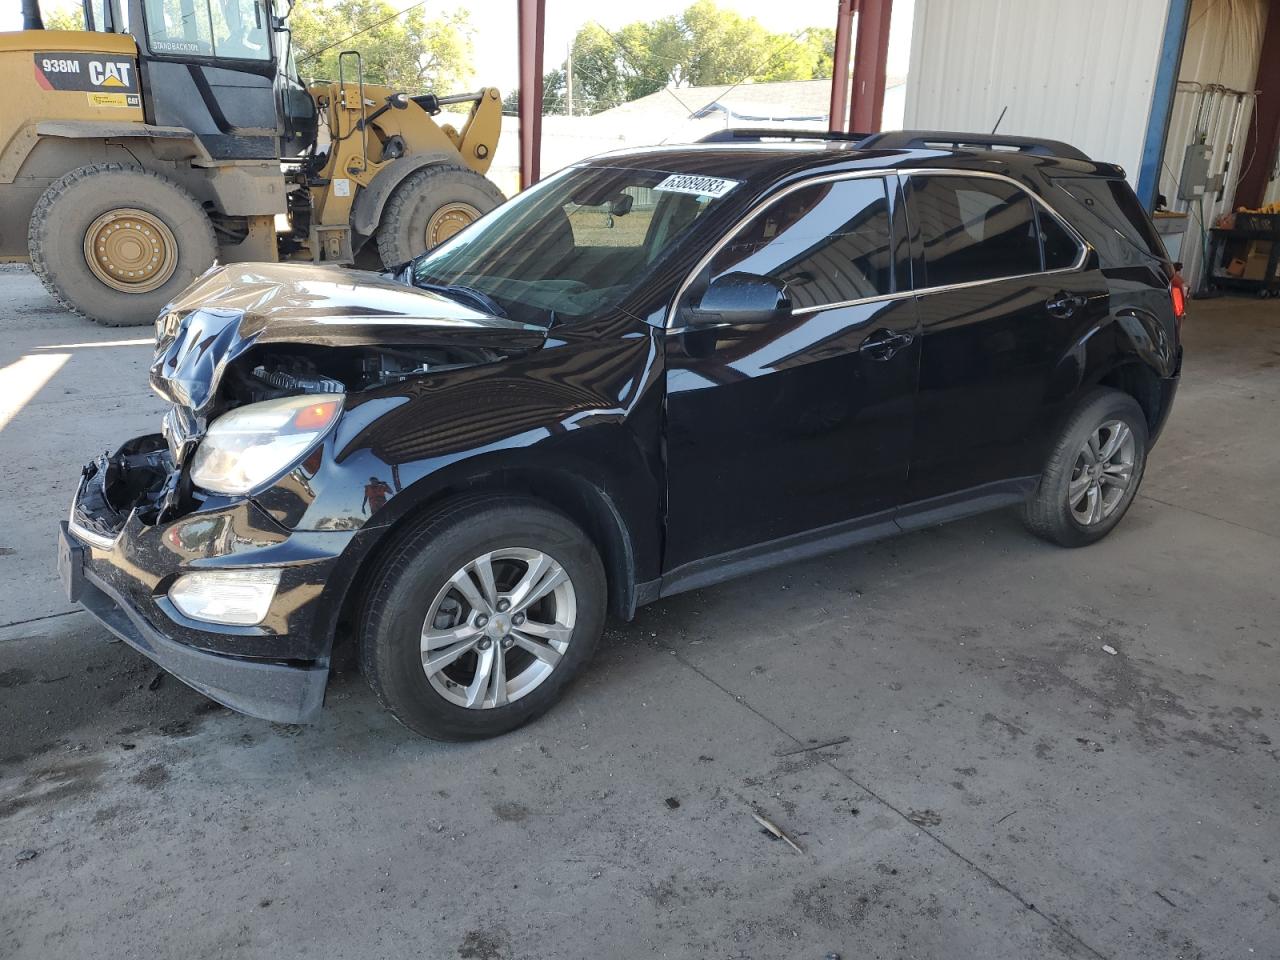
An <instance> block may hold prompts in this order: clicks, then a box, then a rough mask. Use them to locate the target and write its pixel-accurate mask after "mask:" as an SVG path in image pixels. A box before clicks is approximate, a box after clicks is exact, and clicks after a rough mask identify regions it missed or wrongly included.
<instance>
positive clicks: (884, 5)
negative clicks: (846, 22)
mask: <svg viewBox="0 0 1280 960" xmlns="http://www.w3.org/2000/svg"><path fill="white" fill-rule="evenodd" d="M892 14H893V0H861V3H859V4H858V39H857V43H856V45H855V47H854V51H853V103H852V105H851V106H850V107H849V129H850V130H851V131H857V132H858V133H877V132H879V130H880V117H881V114H882V113H883V112H884V79H885V61H886V60H887V59H888V56H889V20H890V17H891V16H892Z"/></svg>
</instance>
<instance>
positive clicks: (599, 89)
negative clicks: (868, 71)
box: [544, 0, 835, 113]
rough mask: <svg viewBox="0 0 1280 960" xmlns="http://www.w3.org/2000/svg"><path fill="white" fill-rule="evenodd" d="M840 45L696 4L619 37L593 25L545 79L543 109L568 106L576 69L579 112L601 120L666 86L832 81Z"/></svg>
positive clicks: (818, 31) (813, 32)
mask: <svg viewBox="0 0 1280 960" xmlns="http://www.w3.org/2000/svg"><path fill="white" fill-rule="evenodd" d="M834 46H835V32H834V31H833V30H831V29H829V28H822V27H811V28H809V29H807V30H803V31H801V32H800V33H798V34H794V35H792V34H785V33H773V32H771V31H769V30H767V29H766V28H765V27H764V25H763V24H761V23H760V21H759V20H757V19H755V17H744V16H742V15H741V14H739V13H735V12H734V11H732V10H726V9H724V8H722V7H719V6H717V5H716V3H715V2H714V0H696V2H695V3H693V4H692V5H691V6H689V7H688V8H687V9H685V11H684V12H683V13H681V14H680V15H679V16H673V17H662V18H659V19H657V20H650V21H637V22H635V23H630V24H627V25H626V26H625V27H622V28H621V29H620V30H618V31H617V32H616V33H613V34H610V33H609V32H608V31H606V30H605V29H604V28H603V27H601V26H600V25H599V24H597V23H588V24H587V25H586V26H584V27H583V28H582V29H581V30H579V31H578V34H577V36H576V37H574V41H573V46H572V56H571V57H570V58H567V59H566V61H565V63H564V64H562V65H561V66H560V67H559V68H558V69H557V70H554V71H552V72H551V73H549V74H547V81H545V82H544V85H545V87H546V89H547V90H548V91H551V90H552V89H553V88H554V91H555V97H554V98H553V97H552V96H550V95H544V107H545V109H546V112H548V113H552V112H561V111H562V110H563V109H565V108H566V107H567V103H568V89H567V88H568V83H567V80H568V71H569V68H570V65H572V72H573V84H572V87H573V97H572V103H573V112H574V113H596V112H599V111H600V110H607V109H608V108H609V107H613V106H617V105H618V104H620V103H625V102H626V101H628V100H635V99H636V98H638V97H643V96H646V95H647V94H650V93H655V92H657V91H658V90H661V89H663V88H664V87H682V86H704V85H715V84H731V83H741V82H744V81H750V80H759V81H772V80H812V79H822V78H826V77H830V76H831V66H832V54H833V51H834ZM553 78H554V80H555V83H554V84H553V83H552V82H551V81H552V79H553Z"/></svg>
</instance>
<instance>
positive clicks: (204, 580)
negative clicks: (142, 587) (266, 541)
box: [169, 569, 280, 627]
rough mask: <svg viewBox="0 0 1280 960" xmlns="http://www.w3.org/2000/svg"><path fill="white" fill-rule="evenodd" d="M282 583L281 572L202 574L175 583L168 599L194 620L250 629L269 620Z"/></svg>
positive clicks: (206, 571) (203, 571) (209, 571)
mask: <svg viewBox="0 0 1280 960" xmlns="http://www.w3.org/2000/svg"><path fill="white" fill-rule="evenodd" d="M279 582H280V571H279V570H278V569H277V570H272V569H263V570H201V571H200V572H198V573H187V574H183V575H182V576H181V577H179V578H178V579H177V580H175V581H174V583H173V586H171V587H170V588H169V599H170V600H172V601H173V605H174V606H175V607H177V608H178V609H179V610H180V611H182V614H183V616H187V617H190V618H191V619H192V620H204V621H205V622H207V623H227V624H231V625H233V626H240V627H251V626H253V625H254V624H255V623H261V622H262V621H263V619H264V618H265V617H266V615H267V610H268V608H270V606H271V601H272V600H273V599H275V595H276V584H278V583H279Z"/></svg>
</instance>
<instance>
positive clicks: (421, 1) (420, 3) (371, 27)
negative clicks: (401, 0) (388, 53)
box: [298, 0, 430, 63]
mask: <svg viewBox="0 0 1280 960" xmlns="http://www.w3.org/2000/svg"><path fill="white" fill-rule="evenodd" d="M428 2H430V0H418V2H417V3H411V4H409V6H407V7H405V8H404V9H403V10H399V11H397V12H396V13H393V14H392V15H391V16H389V17H383V18H382V19H381V20H379V21H378V22H377V23H371V24H369V26H367V27H362V28H361V29H359V30H357V31H356V32H355V33H353V34H351V36H349V37H343V38H342V39H341V40H335V41H334V42H333V43H331V44H329V45H328V46H327V47H321V48H320V49H319V50H317V51H316V52H315V53H308V54H307V55H306V56H305V57H303V58H302V59H300V60H299V61H298V62H299V63H306V62H307V61H308V60H314V59H315V58H316V57H318V56H320V54H322V53H327V52H328V51H330V50H332V49H333V48H334V47H340V46H342V45H343V44H344V43H346V42H347V41H348V40H354V39H355V38H356V37H358V36H360V34H362V33H368V32H369V31H370V30H377V29H378V27H380V26H382V25H383V24H386V23H390V22H391V21H392V20H395V19H397V18H398V17H403V16H404V15H405V14H406V13H408V12H409V11H410V10H416V9H417V8H418V7H423V6H426V5H427V3H428Z"/></svg>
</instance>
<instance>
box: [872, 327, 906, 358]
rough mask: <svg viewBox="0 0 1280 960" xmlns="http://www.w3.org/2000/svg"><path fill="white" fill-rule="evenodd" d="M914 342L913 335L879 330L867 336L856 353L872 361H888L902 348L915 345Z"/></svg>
mask: <svg viewBox="0 0 1280 960" xmlns="http://www.w3.org/2000/svg"><path fill="white" fill-rule="evenodd" d="M915 340H916V338H915V334H911V333H895V332H894V331H892V330H885V329H880V330H876V331H875V332H874V333H870V334H868V335H867V339H865V340H863V341H862V346H860V347H859V348H858V352H859V353H865V354H867V356H869V357H870V358H871V359H872V360H889V359H891V358H892V357H893V355H894V354H895V353H897V352H898V351H899V350H901V349H902V348H903V347H909V346H911V344H913V343H915Z"/></svg>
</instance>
